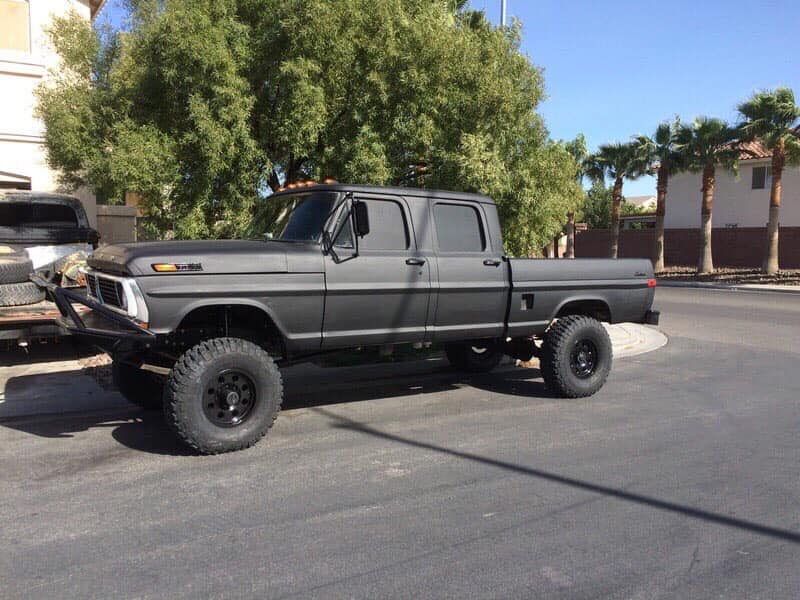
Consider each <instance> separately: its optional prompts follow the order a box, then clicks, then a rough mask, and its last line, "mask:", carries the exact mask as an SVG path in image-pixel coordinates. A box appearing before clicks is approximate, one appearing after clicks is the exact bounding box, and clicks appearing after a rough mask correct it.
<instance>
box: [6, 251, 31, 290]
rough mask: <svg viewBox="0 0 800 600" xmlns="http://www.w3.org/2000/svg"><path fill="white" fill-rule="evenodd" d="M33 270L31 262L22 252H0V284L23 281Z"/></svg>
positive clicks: (26, 279)
mask: <svg viewBox="0 0 800 600" xmlns="http://www.w3.org/2000/svg"><path fill="white" fill-rule="evenodd" d="M32 271H33V262H31V260H30V259H29V258H28V257H27V255H24V254H0V284H2V283H23V282H26V281H28V276H29V275H30V274H31V272H32Z"/></svg>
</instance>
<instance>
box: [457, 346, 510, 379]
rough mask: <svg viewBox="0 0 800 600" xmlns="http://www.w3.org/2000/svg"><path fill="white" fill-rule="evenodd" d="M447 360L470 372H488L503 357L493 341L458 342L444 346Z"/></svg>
mask: <svg viewBox="0 0 800 600" xmlns="http://www.w3.org/2000/svg"><path fill="white" fill-rule="evenodd" d="M444 352H445V354H446V355H447V360H449V361H450V364H451V365H453V366H454V367H455V368H456V369H459V370H460V371H467V372H468V373H488V372H489V371H491V370H492V369H494V368H495V367H496V366H497V365H498V364H500V361H501V360H502V359H503V353H502V352H500V351H498V350H497V348H496V346H495V344H494V343H493V342H458V343H454V344H447V345H446V346H445V347H444Z"/></svg>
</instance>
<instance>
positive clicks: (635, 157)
mask: <svg viewBox="0 0 800 600" xmlns="http://www.w3.org/2000/svg"><path fill="white" fill-rule="evenodd" d="M645 170H646V166H645V164H644V163H643V162H642V160H641V157H640V156H639V154H638V152H637V146H636V144H635V143H634V142H627V143H624V144H620V143H615V144H606V145H604V146H600V148H599V149H598V151H597V152H595V153H594V154H592V155H590V156H589V157H588V158H587V159H586V163H585V171H586V174H587V175H588V176H589V177H590V178H592V179H593V180H594V181H605V178H606V177H608V178H609V179H611V180H612V181H613V182H614V187H613V188H612V193H611V247H610V248H609V256H610V257H611V258H617V255H618V253H619V215H620V206H621V205H622V183H623V181H624V180H625V179H636V178H637V177H640V176H641V175H642V174H643V173H644V171H645Z"/></svg>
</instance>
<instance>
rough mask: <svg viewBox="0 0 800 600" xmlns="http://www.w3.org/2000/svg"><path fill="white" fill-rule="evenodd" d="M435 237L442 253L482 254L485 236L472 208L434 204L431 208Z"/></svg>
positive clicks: (474, 209)
mask: <svg viewBox="0 0 800 600" xmlns="http://www.w3.org/2000/svg"><path fill="white" fill-rule="evenodd" d="M433 220H434V222H435V225H436V237H437V238H438V240H439V250H440V251H442V252H483V251H484V250H485V249H486V236H485V234H484V233H483V226H482V225H481V218H480V215H479V214H478V211H477V209H476V208H475V207H474V206H467V205H464V204H436V205H435V206H434V207H433Z"/></svg>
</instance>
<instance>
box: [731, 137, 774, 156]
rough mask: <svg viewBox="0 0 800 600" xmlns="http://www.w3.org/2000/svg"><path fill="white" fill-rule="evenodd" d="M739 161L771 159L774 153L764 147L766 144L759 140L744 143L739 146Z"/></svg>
mask: <svg viewBox="0 0 800 600" xmlns="http://www.w3.org/2000/svg"><path fill="white" fill-rule="evenodd" d="M739 150H740V152H739V160H756V159H760V158H769V157H771V156H772V152H770V151H769V150H767V149H766V148H765V147H764V144H762V143H761V142H759V141H758V140H755V141H752V142H742V143H741V144H739Z"/></svg>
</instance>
